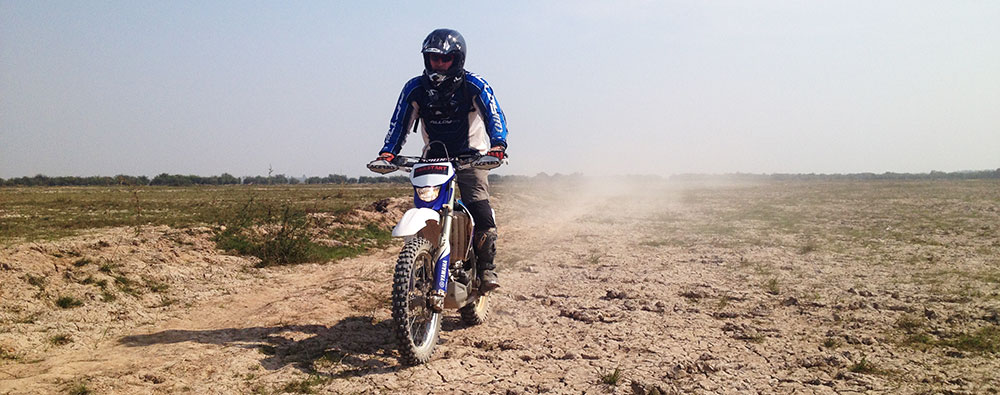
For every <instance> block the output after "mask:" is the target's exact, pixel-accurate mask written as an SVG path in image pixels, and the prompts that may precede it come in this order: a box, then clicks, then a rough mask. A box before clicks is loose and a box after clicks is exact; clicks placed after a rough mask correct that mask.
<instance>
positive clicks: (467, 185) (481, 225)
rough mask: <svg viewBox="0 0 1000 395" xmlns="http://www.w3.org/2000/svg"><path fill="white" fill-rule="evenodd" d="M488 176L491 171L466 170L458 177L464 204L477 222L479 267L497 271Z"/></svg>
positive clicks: (474, 240)
mask: <svg viewBox="0 0 1000 395" xmlns="http://www.w3.org/2000/svg"><path fill="white" fill-rule="evenodd" d="M488 175H489V170H478V169H465V170H462V171H459V172H458V174H456V177H458V190H459V192H461V195H462V202H463V203H465V207H466V208H468V209H469V212H470V213H471V214H472V219H473V220H474V221H475V222H476V226H475V230H474V232H475V235H474V236H473V243H474V244H473V249H474V250H475V252H476V261H477V262H478V266H479V268H480V269H483V270H495V269H496V265H495V264H494V263H493V260H494V258H495V257H496V240H497V225H496V220H495V219H494V218H493V208H492V207H490V192H489V186H490V184H489V179H487V176H488Z"/></svg>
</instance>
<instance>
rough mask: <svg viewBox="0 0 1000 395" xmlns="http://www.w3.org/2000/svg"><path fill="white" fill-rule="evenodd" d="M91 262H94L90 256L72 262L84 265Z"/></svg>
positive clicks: (77, 265)
mask: <svg viewBox="0 0 1000 395" xmlns="http://www.w3.org/2000/svg"><path fill="white" fill-rule="evenodd" d="M92 263H94V261H93V260H92V259H90V258H80V259H77V260H76V261H75V262H73V266H76V267H84V266H87V265H89V264H92Z"/></svg>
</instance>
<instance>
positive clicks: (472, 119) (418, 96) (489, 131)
mask: <svg viewBox="0 0 1000 395" xmlns="http://www.w3.org/2000/svg"><path fill="white" fill-rule="evenodd" d="M454 96H455V97H454V100H452V101H451V102H450V103H449V104H448V105H446V106H445V107H441V104H440V103H432V102H431V101H430V98H429V95H428V88H427V85H426V84H425V82H424V77H423V76H418V77H414V78H413V79H410V80H409V81H408V82H407V83H406V85H404V86H403V91H402V92H401V93H400V94H399V100H398V101H397V102H396V109H395V111H393V113H392V120H391V121H390V122H389V132H388V133H386V136H385V145H383V146H382V150H381V151H380V152H391V153H393V154H398V153H399V150H400V149H402V147H403V143H405V142H406V134H407V132H409V131H410V130H413V125H414V123H417V120H418V119H419V120H420V121H419V124H418V127H417V129H418V130H419V131H420V132H421V134H422V135H423V138H424V144H427V143H429V142H431V141H440V142H442V143H444V145H445V147H447V154H448V155H449V156H452V157H454V156H458V155H463V154H471V153H474V152H477V153H480V154H485V153H486V152H487V151H489V149H490V147H492V146H497V145H499V146H503V147H506V146H507V119H506V118H505V117H504V114H503V110H501V109H500V105H499V104H498V103H497V99H496V96H494V95H493V88H491V87H490V85H489V84H488V83H487V82H486V80H484V79H483V78H482V77H480V76H478V75H476V74H474V73H470V72H468V71H467V72H465V84H464V87H462V88H459V90H458V91H456V92H455V95H454ZM427 155H428V157H431V158H440V157H444V156H445V151H444V149H443V148H442V147H441V145H440V144H433V145H431V146H430V147H429V148H428V153H427Z"/></svg>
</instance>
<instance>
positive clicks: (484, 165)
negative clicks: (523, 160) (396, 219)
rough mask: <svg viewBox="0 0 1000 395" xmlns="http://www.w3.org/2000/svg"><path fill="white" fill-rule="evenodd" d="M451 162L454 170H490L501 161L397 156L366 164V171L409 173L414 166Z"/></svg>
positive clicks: (487, 157) (472, 157)
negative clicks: (390, 159) (389, 159)
mask: <svg viewBox="0 0 1000 395" xmlns="http://www.w3.org/2000/svg"><path fill="white" fill-rule="evenodd" d="M435 162H438V163H440V162H451V164H452V165H453V166H455V170H456V171H458V170H465V169H468V168H470V167H471V168H476V169H480V170H492V169H495V168H497V167H500V165H501V164H502V161H501V160H500V159H498V158H496V157H494V156H490V155H479V154H476V155H462V156H459V157H456V158H441V159H424V158H422V157H419V156H403V155H398V156H396V157H395V158H393V159H392V161H391V162H389V161H386V160H384V159H376V160H373V161H371V162H370V163H368V170H371V171H373V172H376V173H379V174H388V173H392V172H394V171H396V170H400V169H402V170H403V171H410V170H411V169H413V166H414V165H417V164H419V163H435Z"/></svg>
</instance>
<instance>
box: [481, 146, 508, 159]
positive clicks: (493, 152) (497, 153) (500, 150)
mask: <svg viewBox="0 0 1000 395" xmlns="http://www.w3.org/2000/svg"><path fill="white" fill-rule="evenodd" d="M505 150H506V148H504V146H502V145H495V146H493V148H490V151H489V152H487V153H486V155H489V156H493V157H496V158H497V159H500V160H503V159H504V158H506V157H507V153H506V152H504V151H505Z"/></svg>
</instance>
